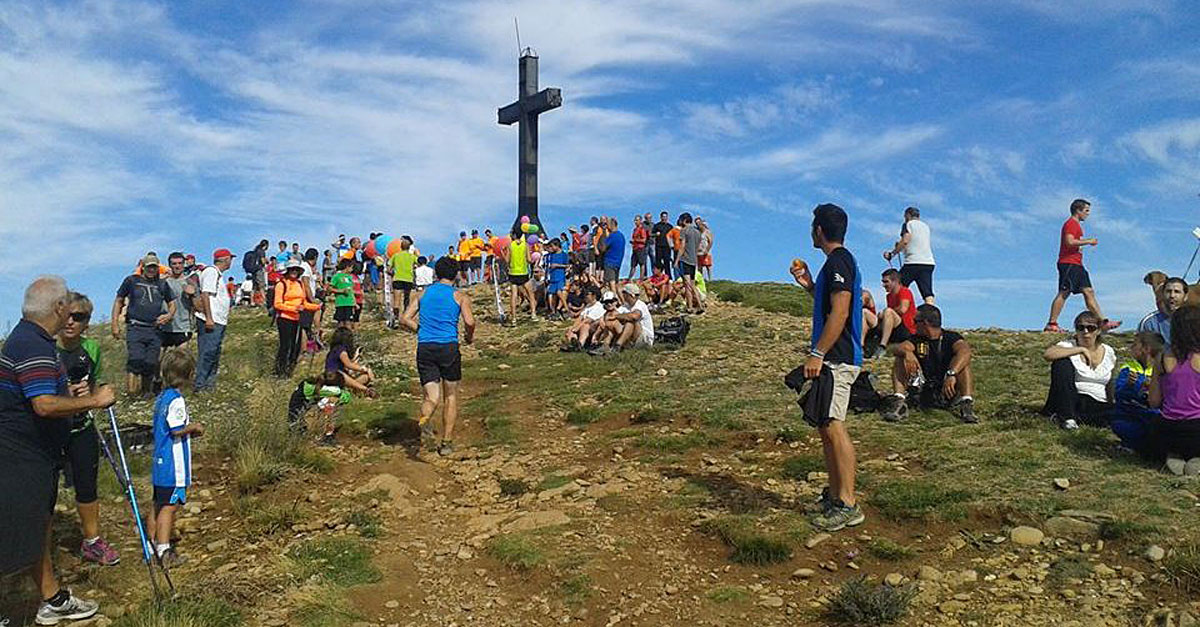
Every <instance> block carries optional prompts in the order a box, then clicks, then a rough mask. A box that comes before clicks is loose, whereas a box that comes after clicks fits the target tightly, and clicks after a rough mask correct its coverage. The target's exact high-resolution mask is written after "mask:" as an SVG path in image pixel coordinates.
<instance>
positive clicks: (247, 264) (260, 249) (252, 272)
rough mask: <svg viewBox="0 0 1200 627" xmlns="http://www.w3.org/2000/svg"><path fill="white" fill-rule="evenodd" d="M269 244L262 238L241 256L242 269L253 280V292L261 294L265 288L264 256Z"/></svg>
mask: <svg viewBox="0 0 1200 627" xmlns="http://www.w3.org/2000/svg"><path fill="white" fill-rule="evenodd" d="M270 245H271V244H270V242H268V241H267V240H265V239H264V240H262V241H260V242H259V243H258V246H255V247H254V249H252V250H248V251H246V254H245V255H244V256H243V257H242V270H243V271H245V272H246V274H247V275H248V276H250V279H251V280H252V281H254V293H255V294H262V293H263V292H264V291H265V290H266V289H267V274H266V257H267V248H268V247H269V246H270Z"/></svg>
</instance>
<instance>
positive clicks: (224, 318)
mask: <svg viewBox="0 0 1200 627" xmlns="http://www.w3.org/2000/svg"><path fill="white" fill-rule="evenodd" d="M234 256H235V255H234V254H233V253H231V252H229V249H228V248H218V249H216V250H215V251H213V265H211V266H208V267H207V268H205V269H204V271H203V272H201V273H200V293H199V294H197V295H196V298H195V299H194V301H193V303H194V305H195V307H196V320H197V322H198V324H197V325H196V391H197V392H207V391H209V390H211V389H213V388H214V387H216V385H217V370H218V369H219V368H220V367H221V342H223V341H224V340H225V325H227V324H229V301H230V298H229V292H227V291H225V286H224V285H223V281H224V274H225V271H226V270H229V266H230V265H231V264H232V263H233V258H234Z"/></svg>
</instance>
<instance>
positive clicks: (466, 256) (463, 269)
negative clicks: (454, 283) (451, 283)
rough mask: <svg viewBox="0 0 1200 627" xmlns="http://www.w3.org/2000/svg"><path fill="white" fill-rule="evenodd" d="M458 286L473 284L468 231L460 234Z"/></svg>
mask: <svg viewBox="0 0 1200 627" xmlns="http://www.w3.org/2000/svg"><path fill="white" fill-rule="evenodd" d="M457 258H458V284H459V285H460V286H467V285H470V284H471V238H469V237H467V232H466V231H459V233H458V256H457Z"/></svg>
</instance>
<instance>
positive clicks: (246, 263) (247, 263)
mask: <svg viewBox="0 0 1200 627" xmlns="http://www.w3.org/2000/svg"><path fill="white" fill-rule="evenodd" d="M242 270H245V271H246V274H257V273H258V271H259V270H262V256H261V255H259V253H258V249H257V248H255V249H254V250H250V251H246V254H245V255H243V256H242Z"/></svg>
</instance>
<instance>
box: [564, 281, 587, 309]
mask: <svg viewBox="0 0 1200 627" xmlns="http://www.w3.org/2000/svg"><path fill="white" fill-rule="evenodd" d="M585 304H586V303H585V302H584V298H583V285H582V284H581V283H580V282H579V281H576V280H572V281H571V282H569V283H567V315H568V316H570V317H572V318H574V317H576V316H578V315H579V312H581V311H583V308H584V305H585Z"/></svg>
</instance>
